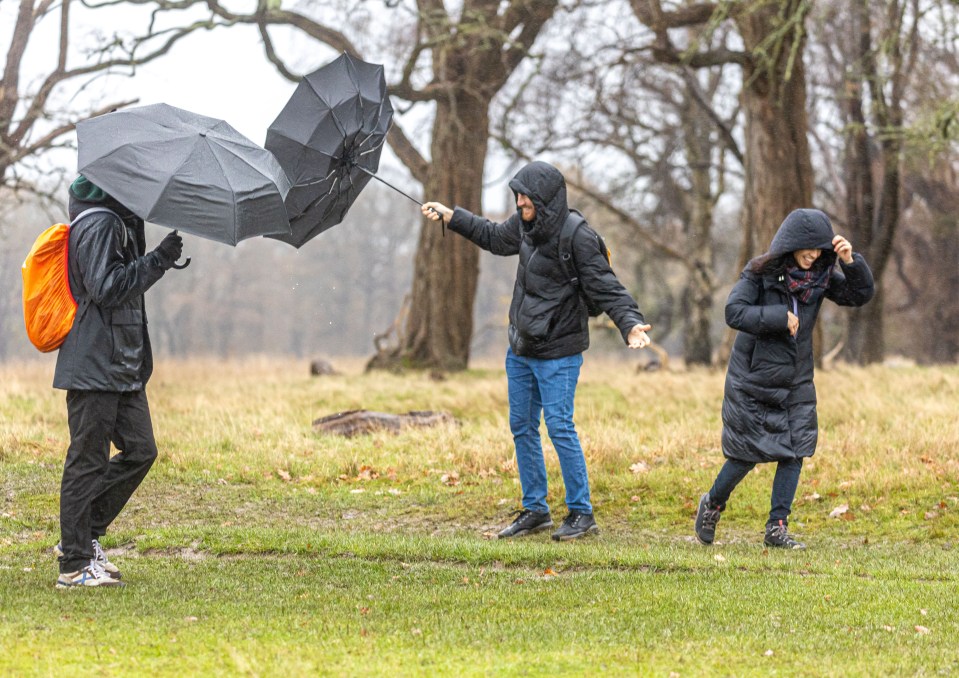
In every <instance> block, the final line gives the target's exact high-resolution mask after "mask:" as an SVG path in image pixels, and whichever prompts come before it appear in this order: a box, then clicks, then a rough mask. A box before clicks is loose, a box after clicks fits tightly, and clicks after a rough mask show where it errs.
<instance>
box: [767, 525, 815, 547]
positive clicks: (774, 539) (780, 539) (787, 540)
mask: <svg viewBox="0 0 959 678" xmlns="http://www.w3.org/2000/svg"><path fill="white" fill-rule="evenodd" d="M763 541H764V542H765V544H766V546H772V547H775V548H779V549H804V548H806V545H805V544H800V543H799V542H798V541H796V540H795V539H793V538H792V537H791V536H789V533H788V532H786V523H784V522H783V521H781V520H780V521H779V522H776V523H771V524H769V525H766V538H765V539H763Z"/></svg>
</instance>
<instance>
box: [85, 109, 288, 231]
mask: <svg viewBox="0 0 959 678" xmlns="http://www.w3.org/2000/svg"><path fill="white" fill-rule="evenodd" d="M77 143H78V147H79V148H78V162H77V165H78V171H79V172H80V174H83V175H84V176H85V177H87V178H88V179H90V181H92V182H93V183H95V184H96V185H97V186H99V187H100V188H102V189H103V190H104V191H106V192H107V193H109V194H110V195H112V196H113V197H114V198H116V199H117V200H118V201H120V202H121V203H122V204H124V205H126V206H127V207H128V208H129V209H130V210H131V211H132V212H134V213H135V214H136V215H137V216H139V217H140V218H142V219H143V220H144V221H151V222H153V223H157V224H161V225H163V226H169V227H171V228H176V229H179V230H182V231H185V232H187V233H192V234H194V235H198V236H200V237H203V238H209V239H210V240H216V241H218V242H224V243H227V244H230V245H236V243H237V242H239V241H240V240H243V239H244V238H251V237H253V236H257V235H266V234H287V235H288V234H289V233H290V222H289V218H288V217H287V215H286V207H285V205H284V202H283V201H284V199H285V198H286V195H287V193H288V192H289V190H290V182H289V180H288V179H287V178H286V175H285V174H284V172H283V169H282V168H281V167H280V165H279V163H278V162H277V161H276V158H274V157H273V155H272V154H271V153H270V152H269V151H267V150H265V149H263V148H261V147H260V146H259V145H257V144H256V143H254V142H252V141H250V140H249V139H247V138H246V137H244V136H243V135H242V134H240V133H239V132H237V131H236V130H235V129H233V128H232V127H230V125H228V124H227V123H226V122H224V121H222V120H217V119H215V118H208V117H206V116H203V115H198V114H196V113H191V112H189V111H185V110H183V109H180V108H175V107H173V106H168V105H167V104H154V105H151V106H140V107H136V108H127V109H123V110H119V111H114V112H113V113H107V114H106V115H101V116H98V117H96V118H91V119H89V120H85V121H83V122H81V123H79V124H78V125H77Z"/></svg>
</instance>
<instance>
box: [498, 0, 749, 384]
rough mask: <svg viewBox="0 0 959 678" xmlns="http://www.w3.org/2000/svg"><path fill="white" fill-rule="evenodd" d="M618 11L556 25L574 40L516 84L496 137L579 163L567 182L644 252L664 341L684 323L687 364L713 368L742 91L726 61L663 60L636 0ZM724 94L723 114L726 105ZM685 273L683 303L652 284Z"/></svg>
mask: <svg viewBox="0 0 959 678" xmlns="http://www.w3.org/2000/svg"><path fill="white" fill-rule="evenodd" d="M613 10H614V8H613V7H612V6H611V5H610V4H609V3H607V4H606V5H604V6H603V7H602V8H601V11H590V10H589V9H587V10H585V11H583V12H581V13H580V15H577V16H575V17H572V16H571V17H570V18H569V20H568V22H567V23H575V24H576V30H573V29H572V28H571V27H570V26H566V25H563V22H562V21H558V20H557V21H556V22H554V24H553V33H554V34H555V37H556V39H557V40H559V39H565V40H567V41H568V43H569V48H568V50H564V51H560V52H558V54H556V55H554V58H551V59H549V60H548V61H546V62H545V63H544V64H543V68H542V71H541V73H539V74H538V75H539V78H538V81H537V84H536V85H533V84H532V80H530V81H527V82H524V85H523V86H522V87H517V92H516V95H515V97H514V98H513V99H512V100H510V101H509V102H508V105H507V106H506V110H505V114H504V115H503V116H501V123H500V124H499V125H497V126H496V136H497V140H498V141H499V142H500V144H502V145H503V146H506V147H509V148H510V149H511V151H512V153H513V154H515V155H516V156H517V157H522V158H524V159H525V158H529V157H531V156H533V155H537V154H541V153H543V154H549V155H552V156H554V157H557V158H559V159H560V161H561V162H562V163H565V165H566V166H568V167H571V169H570V171H569V172H568V174H569V176H568V182H569V184H570V185H571V187H573V188H574V189H575V193H576V194H577V195H578V197H579V199H580V200H581V201H583V200H587V201H588V202H589V203H592V204H593V208H591V211H590V214H591V215H592V217H594V218H595V223H596V224H597V225H598V226H601V225H604V224H605V225H611V224H615V225H616V226H617V229H618V230H620V231H621V233H622V235H623V237H624V238H625V239H626V241H627V242H629V243H631V249H634V250H638V251H643V252H644V254H643V255H641V256H642V272H641V273H640V274H638V275H637V279H638V280H639V281H643V286H644V289H643V290H642V294H639V295H638V296H639V298H640V300H641V306H642V307H643V308H644V310H647V311H648V312H650V313H651V315H650V317H651V318H653V317H655V320H654V323H655V330H656V336H657V341H660V342H663V341H666V339H667V336H668V334H669V330H670V329H671V328H672V327H674V326H680V327H681V328H682V348H683V354H684V358H685V360H686V362H687V363H689V364H705V365H709V364H711V363H712V359H713V342H712V337H711V335H712V329H713V328H712V325H713V323H712V315H713V314H712V311H713V301H714V300H713V295H714V292H715V291H716V273H715V260H714V239H713V235H712V225H713V212H714V209H715V206H716V202H717V200H718V198H719V197H720V195H721V194H722V193H723V192H724V190H725V183H726V182H725V177H726V173H727V164H728V163H727V158H729V159H732V162H733V163H736V162H737V160H738V163H739V165H738V166H739V168H741V166H742V165H741V163H742V153H741V151H740V149H739V147H738V144H737V142H736V141H735V139H734V135H733V131H732V127H733V122H732V121H733V120H734V119H735V118H736V116H737V113H738V108H737V106H736V104H735V100H736V97H735V94H736V91H735V87H734V86H733V87H731V86H730V85H731V84H732V83H731V82H730V81H731V79H730V78H729V77H727V76H726V75H725V72H724V69H722V68H715V69H712V70H711V71H708V72H705V71H704V72H696V71H694V70H693V69H691V68H688V67H681V68H670V67H666V66H663V65H662V64H659V63H657V61H656V60H655V59H651V58H650V54H649V52H650V50H649V45H650V44H651V42H652V40H651V34H650V32H649V31H648V30H647V29H645V28H644V27H643V26H642V25H641V24H639V23H638V22H637V21H636V18H635V17H634V16H633V15H632V13H631V10H630V9H629V8H628V6H623V7H622V15H616V14H613V13H612V12H613ZM688 30H689V31H690V32H692V31H696V32H698V33H702V32H703V30H702V29H701V28H700V29H696V28H692V29H688ZM725 33H726V32H725V31H710V35H708V36H704V39H705V40H713V41H715V42H716V43H717V44H721V43H722V42H723V41H724V40H725ZM720 99H722V100H724V101H723V104H724V107H725V109H726V110H722V111H721V110H719V105H718V102H719V100H720ZM543 101H552V102H556V103H553V104H551V105H552V108H553V109H554V110H555V113H554V112H553V111H550V113H552V114H547V115H542V114H541V111H542V109H543ZM538 116H539V117H538ZM514 139H516V140H521V142H520V141H515V142H514V141H513V140H514ZM677 270H678V271H679V273H678V274H677V273H676V272H675V271H677ZM670 271H673V273H670ZM677 277H679V278H680V279H681V287H682V291H681V302H679V303H675V302H674V301H673V298H674V297H675V296H676V294H675V292H674V291H673V290H668V289H667V288H664V287H662V285H659V286H654V285H653V284H652V283H651V281H654V280H659V281H668V282H667V287H670V286H671V287H674V288H675V287H676V285H675V284H673V280H674V279H676V278H677ZM654 288H655V289H654ZM645 299H649V301H650V302H651V305H647V303H646V302H645V301H644V300H645ZM674 321H675V322H674Z"/></svg>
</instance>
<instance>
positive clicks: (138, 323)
mask: <svg viewBox="0 0 959 678" xmlns="http://www.w3.org/2000/svg"><path fill="white" fill-rule="evenodd" d="M110 333H111V335H112V337H113V356H112V362H114V363H120V364H123V365H129V366H131V367H135V366H137V365H139V362H140V353H141V350H142V348H143V311H141V310H140V309H120V310H115V311H113V313H112V314H111V318H110Z"/></svg>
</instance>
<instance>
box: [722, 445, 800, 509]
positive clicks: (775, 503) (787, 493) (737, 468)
mask: <svg viewBox="0 0 959 678" xmlns="http://www.w3.org/2000/svg"><path fill="white" fill-rule="evenodd" d="M802 461H803V460H802V457H799V458H797V459H788V460H784V461H780V462H778V463H777V464H776V475H775V477H774V478H773V491H772V495H771V496H770V498H769V505H770V506H769V520H768V521H766V524H767V525H772V524H775V523H778V522H779V521H780V520H781V521H783V523H786V522H788V518H789V514H790V513H791V512H792V505H793V499H794V498H795V496H796V488H797V487H799V472H800V471H802ZM755 466H756V464H754V463H752V462H748V461H739V460H738V459H727V460H726V463H725V464H723V467H722V468H721V469H720V470H719V475H718V476H716V482H715V483H713V487H712V489H710V490H709V501H710V503H711V504H713V505H716V506H722V505H724V504H725V503H726V502H727V501H728V500H729V495H731V494H732V493H733V490H734V489H736V486H737V485H738V484H739V483H740V481H742V479H743V478H745V477H746V474H747V473H749V472H750V471H752V470H753V467H755Z"/></svg>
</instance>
